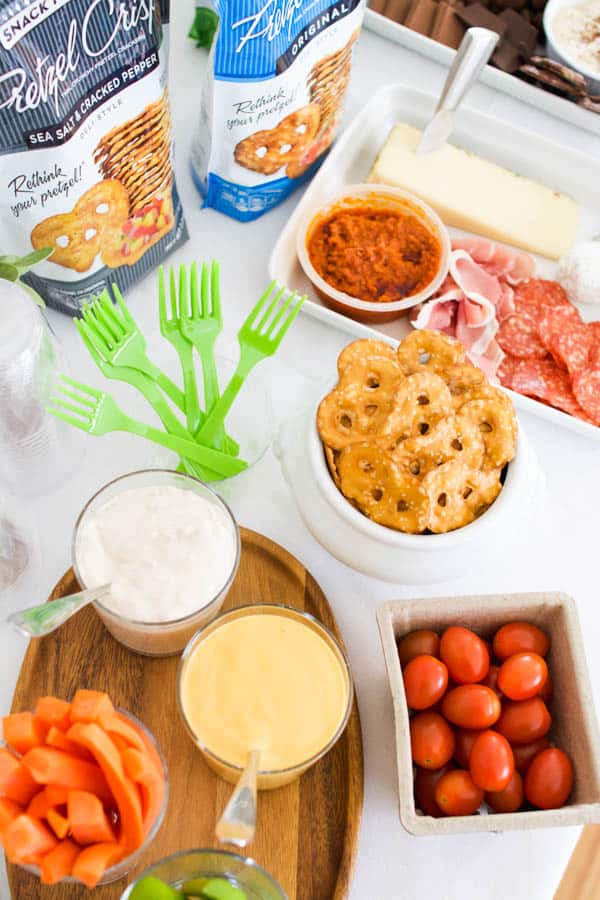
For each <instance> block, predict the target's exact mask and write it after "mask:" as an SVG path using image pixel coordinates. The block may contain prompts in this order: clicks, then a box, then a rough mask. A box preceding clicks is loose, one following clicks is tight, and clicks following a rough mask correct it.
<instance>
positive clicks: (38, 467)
mask: <svg viewBox="0 0 600 900" xmlns="http://www.w3.org/2000/svg"><path fill="white" fill-rule="evenodd" d="M63 368H64V361H63V360H62V359H61V355H60V351H59V348H58V344H57V341H56V338H55V337H54V335H53V334H52V332H51V331H50V328H49V326H48V323H47V322H46V320H45V319H44V316H43V315H42V312H41V311H40V309H39V308H38V307H37V306H36V304H35V303H34V301H33V300H32V298H31V297H30V296H29V294H28V293H27V292H26V291H25V290H24V289H23V288H22V287H21V286H20V285H19V284H17V283H13V282H8V281H2V280H0V476H1V479H2V480H4V481H5V482H6V483H8V484H10V486H11V487H12V488H13V490H14V491H15V493H17V494H20V495H28V496H32V495H36V494H42V493H45V492H46V491H48V490H50V489H51V488H53V487H55V486H56V485H57V484H58V483H60V482H61V481H63V480H64V479H65V478H66V477H68V476H69V475H70V474H72V471H73V467H74V458H75V453H76V446H77V444H76V440H75V437H74V435H73V429H72V428H70V427H69V426H68V425H66V424H65V423H63V422H61V421H59V420H58V419H56V418H54V417H53V416H51V415H50V414H49V413H48V412H47V411H46V405H47V403H48V400H49V399H50V395H51V394H52V391H53V388H54V384H55V379H56V375H57V373H58V371H61V370H62V369H63Z"/></svg>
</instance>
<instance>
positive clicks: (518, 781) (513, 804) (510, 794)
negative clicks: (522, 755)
mask: <svg viewBox="0 0 600 900" xmlns="http://www.w3.org/2000/svg"><path fill="white" fill-rule="evenodd" d="M485 802H486V803H487V805H488V806H491V807H492V809H493V810H494V812H498V813H512V812H516V811H517V810H518V809H521V806H522V805H523V779H522V778H521V776H520V775H519V773H518V772H517V771H516V769H515V771H514V772H513V773H512V777H511V779H510V781H509V782H508V784H507V785H506V787H505V788H504V789H503V790H501V791H488V792H487V793H486V795H485Z"/></svg>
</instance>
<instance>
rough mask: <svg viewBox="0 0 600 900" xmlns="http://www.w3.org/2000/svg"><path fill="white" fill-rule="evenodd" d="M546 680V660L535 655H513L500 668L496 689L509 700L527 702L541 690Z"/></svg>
mask: <svg viewBox="0 0 600 900" xmlns="http://www.w3.org/2000/svg"><path fill="white" fill-rule="evenodd" d="M547 678H548V666H547V665H546V660H545V659H543V657H541V656H539V655H538V654H537V653H515V655H514V656H509V657H508V659H505V660H504V662H503V663H502V665H501V666H500V671H499V672H498V687H499V688H500V690H501V691H502V693H503V694H504V695H505V696H506V697H509V698H510V699H511V700H529V698H530V697H535V695H536V694H539V693H540V691H541V690H542V688H543V686H544V684H545V683H546V679H547Z"/></svg>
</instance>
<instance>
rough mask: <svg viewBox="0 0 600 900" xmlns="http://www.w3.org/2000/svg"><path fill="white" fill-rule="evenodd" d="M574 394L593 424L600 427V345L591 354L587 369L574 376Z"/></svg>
mask: <svg viewBox="0 0 600 900" xmlns="http://www.w3.org/2000/svg"><path fill="white" fill-rule="evenodd" d="M573 393H574V394H575V397H576V398H577V402H578V403H579V405H580V406H581V407H582V408H583V410H584V412H586V413H587V415H588V416H589V417H590V419H591V420H592V422H593V423H594V424H595V425H600V345H598V344H597V345H596V346H595V347H594V348H593V349H592V351H591V352H590V354H589V358H588V362H587V365H586V366H585V368H582V369H581V370H580V371H578V372H577V373H576V374H575V375H574V376H573Z"/></svg>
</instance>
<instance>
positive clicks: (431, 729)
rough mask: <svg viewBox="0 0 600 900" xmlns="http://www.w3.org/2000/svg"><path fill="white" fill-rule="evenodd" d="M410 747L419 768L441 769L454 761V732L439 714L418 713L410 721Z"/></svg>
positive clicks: (428, 711) (427, 711) (429, 712)
mask: <svg viewBox="0 0 600 900" xmlns="http://www.w3.org/2000/svg"><path fill="white" fill-rule="evenodd" d="M410 747H411V751H412V758H413V760H414V761H415V762H416V764H417V765H418V766H421V767H422V768H423V769H441V768H442V766H445V765H446V763H447V762H449V761H450V760H451V759H452V754H453V753H454V732H453V731H452V729H451V728H450V726H449V725H448V723H447V722H446V720H445V719H443V718H442V716H440V714H439V713H436V712H431V711H430V710H426V711H425V712H420V713H417V714H416V716H413V717H412V719H411V720H410Z"/></svg>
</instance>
